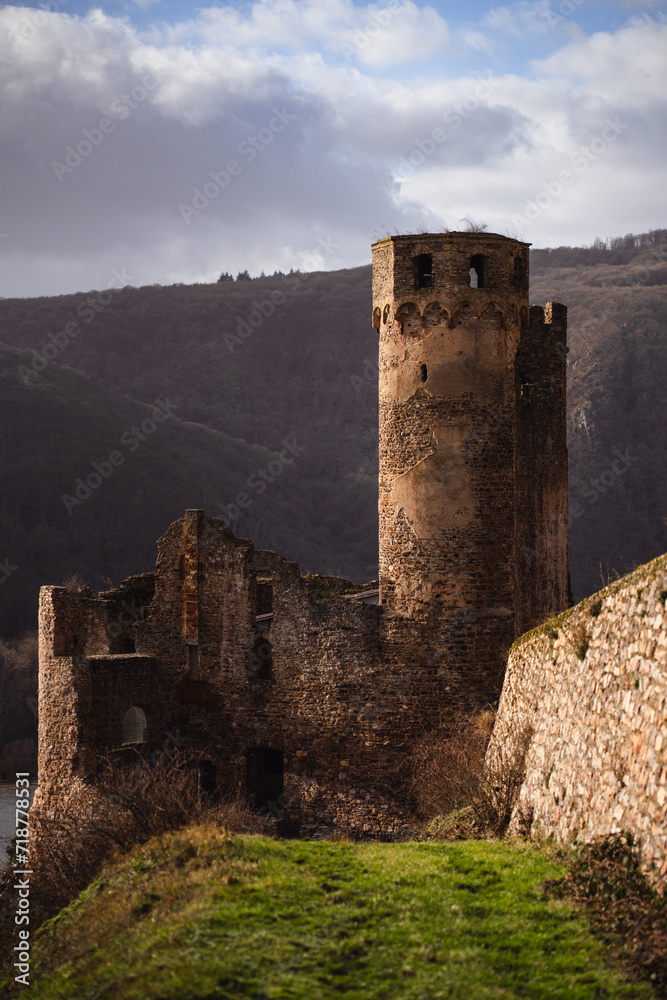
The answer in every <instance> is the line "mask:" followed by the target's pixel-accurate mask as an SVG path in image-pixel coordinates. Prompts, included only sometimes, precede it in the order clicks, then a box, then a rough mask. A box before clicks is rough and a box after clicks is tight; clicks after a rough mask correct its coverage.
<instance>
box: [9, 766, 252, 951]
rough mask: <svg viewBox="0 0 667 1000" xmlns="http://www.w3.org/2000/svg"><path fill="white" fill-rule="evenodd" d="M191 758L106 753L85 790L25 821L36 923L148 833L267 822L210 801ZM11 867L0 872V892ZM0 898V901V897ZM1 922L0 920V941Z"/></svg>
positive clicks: (240, 806)
mask: <svg viewBox="0 0 667 1000" xmlns="http://www.w3.org/2000/svg"><path fill="white" fill-rule="evenodd" d="M197 763H198V762H197V759H196V758H195V759H193V758H191V757H185V756H182V755H177V756H174V757H171V758H166V759H165V760H163V761H162V762H160V763H158V764H157V765H156V766H154V767H150V766H148V764H146V763H145V762H144V761H143V760H142V758H141V757H140V756H139V755H138V754H137V759H136V761H135V762H132V763H130V764H129V765H128V764H119V763H118V762H117V761H113V760H107V761H106V763H105V765H104V769H103V771H102V773H101V775H100V776H99V778H98V781H97V783H96V785H94V786H93V785H91V786H86V788H87V791H89V792H90V794H89V795H88V794H86V792H84V793H83V794H76V795H73V796H71V797H70V800H69V802H68V803H67V808H66V809H65V808H64V809H63V810H62V812H60V813H59V814H58V816H57V817H42V818H39V819H33V821H32V822H31V838H32V841H33V843H38V850H37V852H36V854H35V856H34V858H33V857H31V867H32V868H33V870H34V874H33V876H32V879H31V887H32V890H33V891H32V892H31V903H32V901H33V900H34V904H33V909H32V910H31V920H32V918H33V916H34V917H35V919H36V922H37V923H38V924H39V923H41V922H42V921H43V920H45V919H47V918H48V917H50V916H52V915H53V914H55V913H57V912H58V911H59V910H60V909H61V908H62V907H63V906H65V905H66V904H67V903H68V902H69V901H70V900H71V899H73V898H74V897H75V896H76V895H77V894H78V893H79V892H80V891H81V890H82V889H84V888H85V887H86V886H87V885H88V884H89V883H90V882H91V880H92V879H93V878H94V877H95V875H96V874H97V873H98V872H99V871H100V870H101V868H102V866H103V865H104V863H105V862H106V861H107V860H108V859H110V858H112V857H114V856H117V855H119V854H124V853H126V852H127V851H129V850H130V849H131V848H132V847H133V846H134V845H136V844H141V843H144V842H145V841H147V840H149V839H150V838H151V837H154V836H157V835H160V834H163V833H166V832H168V831H170V830H175V829H179V828H181V827H185V826H188V825H191V824H195V823H202V822H204V821H206V822H213V823H215V824H216V825H218V826H220V827H222V828H224V829H225V830H226V831H228V832H229V833H267V832H269V831H270V827H269V824H268V823H267V822H266V821H264V820H262V819H261V818H260V817H258V816H257V815H256V813H255V812H254V811H253V810H252V809H251V808H250V807H249V806H248V805H247V804H246V803H245V802H244V801H243V800H241V799H239V798H228V799H222V800H220V801H217V802H214V801H213V800H212V799H211V798H210V797H209V796H207V795H206V794H205V793H203V792H202V791H201V790H200V787H199V780H198V769H197ZM11 884H12V878H11V871H7V872H5V873H4V874H3V877H2V879H1V880H0V900H1V899H2V896H3V894H5V893H6V892H7V890H9V892H10V893H11V888H10V887H11ZM0 906H1V904H0ZM8 930H9V929H8V928H7V927H1V928H0V946H1V945H2V944H3V942H2V940H1V939H2V936H3V934H4V933H6V932H8Z"/></svg>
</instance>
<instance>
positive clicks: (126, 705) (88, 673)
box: [31, 576, 164, 824]
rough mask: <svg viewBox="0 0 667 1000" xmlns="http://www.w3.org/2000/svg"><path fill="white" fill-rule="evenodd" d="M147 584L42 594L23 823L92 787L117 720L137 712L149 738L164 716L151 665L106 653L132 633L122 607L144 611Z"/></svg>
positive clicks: (116, 733)
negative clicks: (33, 748)
mask: <svg viewBox="0 0 667 1000" xmlns="http://www.w3.org/2000/svg"><path fill="white" fill-rule="evenodd" d="M151 589H152V588H151V578H150V577H149V576H144V577H135V578H133V579H132V581H128V582H127V583H126V585H125V588H124V589H120V590H119V591H118V592H115V593H109V594H106V595H105V599H103V600H100V599H99V598H94V597H93V596H92V594H91V592H90V591H89V590H87V589H83V590H82V591H79V592H76V591H71V590H68V589H66V588H64V587H42V590H41V592H40V608H39V687H38V699H39V754H38V781H39V786H38V789H37V792H36V794H35V801H34V804H33V807H32V812H31V817H32V819H33V820H34V822H35V823H36V824H38V822H39V820H40V819H41V818H44V817H48V816H49V815H51V814H57V813H58V811H59V810H62V809H63V808H65V803H66V802H67V801H68V800H69V798H70V797H72V796H74V797H75V798H76V797H77V796H80V795H81V794H82V789H83V788H84V787H85V786H87V785H88V784H89V783H90V782H92V781H94V780H95V777H96V775H97V773H98V770H99V767H100V766H101V764H102V763H103V760H104V758H105V756H106V755H107V754H108V753H113V752H114V751H115V750H117V749H118V748H119V747H120V746H121V744H122V738H123V719H124V716H125V713H126V712H127V711H128V709H130V708H131V707H132V706H135V705H140V706H143V707H145V710H146V714H147V718H149V719H150V720H151V722H150V728H151V735H152V736H157V734H158V732H159V730H160V722H159V718H160V714H161V712H162V710H163V709H164V702H162V703H161V701H160V698H159V696H158V690H157V669H156V664H155V662H154V661H153V660H152V659H151V658H150V657H147V656H140V655H136V654H132V653H127V654H113V653H110V652H109V649H110V647H113V645H114V643H117V642H118V641H119V640H121V639H123V638H127V633H128V630H131V629H133V628H134V625H135V622H136V618H134V617H133V616H132V615H129V614H128V612H127V608H134V609H136V608H138V607H144V605H143V603H141V602H143V601H145V600H147V599H149V598H150V593H151ZM137 615H138V613H137Z"/></svg>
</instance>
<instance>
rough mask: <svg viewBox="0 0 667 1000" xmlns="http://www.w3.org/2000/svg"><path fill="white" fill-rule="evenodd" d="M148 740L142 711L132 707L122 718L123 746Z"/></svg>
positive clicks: (134, 706)
mask: <svg viewBox="0 0 667 1000" xmlns="http://www.w3.org/2000/svg"><path fill="white" fill-rule="evenodd" d="M147 739H148V724H147V722H146V715H145V713H144V711H143V709H141V708H138V707H137V706H136V705H133V706H132V708H128V710H127V712H126V713H125V715H124V716H123V740H122V742H123V746H126V745H127V744H135V743H145V742H146V740H147Z"/></svg>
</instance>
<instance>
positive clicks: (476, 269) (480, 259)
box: [470, 253, 485, 288]
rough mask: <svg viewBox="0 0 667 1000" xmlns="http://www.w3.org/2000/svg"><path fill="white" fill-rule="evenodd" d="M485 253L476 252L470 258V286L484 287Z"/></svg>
mask: <svg viewBox="0 0 667 1000" xmlns="http://www.w3.org/2000/svg"><path fill="white" fill-rule="evenodd" d="M484 270H485V268H484V254H481V253H476V254H473V256H472V257H471V258H470V287H471V288H484V279H485V275H484Z"/></svg>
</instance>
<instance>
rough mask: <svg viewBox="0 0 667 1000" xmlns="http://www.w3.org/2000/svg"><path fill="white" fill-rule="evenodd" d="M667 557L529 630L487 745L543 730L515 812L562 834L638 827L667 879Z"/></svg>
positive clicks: (515, 824) (652, 862)
mask: <svg viewBox="0 0 667 1000" xmlns="http://www.w3.org/2000/svg"><path fill="white" fill-rule="evenodd" d="M666 602H667V555H665V556H661V557H660V558H658V559H655V560H653V561H652V562H650V563H647V564H646V565H645V566H641V567H640V568H639V569H637V570H635V571H634V572H633V573H631V574H630V575H629V576H627V577H625V578H624V579H623V580H620V581H618V582H616V583H614V584H611V585H610V586H609V587H607V588H605V589H604V590H602V591H600V593H599V594H596V595H594V596H593V597H590V598H587V599H586V600H585V601H583V602H582V603H581V604H579V605H577V607H576V608H573V609H572V610H571V611H568V612H566V613H565V614H564V615H561V616H560V618H557V619H554V620H552V621H551V622H547V623H546V624H545V625H542V626H541V627H540V628H538V629H537V630H535V632H534V633H529V634H528V635H527V636H525V637H523V638H522V639H520V640H519V641H518V642H517V643H516V644H515V647H514V649H513V651H512V653H511V655H510V658H509V662H508V665H507V674H506V678H505V685H504V688H503V694H502V698H501V700H500V707H499V712H498V717H497V719H496V725H495V728H494V733H493V740H492V744H491V746H490V749H489V753H493V747H494V744H495V743H496V742H497V741H504V740H511V739H512V734H513V733H515V732H517V731H518V730H519V729H520V727H521V726H522V725H523V724H524V723H528V724H530V725H532V726H533V727H534V730H535V734H534V737H533V740H532V743H531V746H530V749H529V752H528V757H527V773H526V780H525V782H524V784H523V787H522V789H521V795H520V799H519V805H518V806H517V809H516V810H515V813H514V818H513V821H512V828H511V829H513V830H518V829H520V828H521V827H522V826H523V825H524V824H525V823H526V822H528V823H529V824H531V828H532V830H534V831H537V830H538V829H539V830H540V832H541V833H542V834H543V835H546V836H549V837H555V838H556V839H557V840H559V841H561V842H568V841H571V840H584V841H590V840H591V839H592V838H594V837H596V836H603V835H607V834H610V833H617V832H620V831H622V830H630V831H632V832H633V833H634V834H636V835H637V837H638V838H639V842H640V845H641V849H642V852H643V856H644V859H645V861H646V864H647V865H648V866H652V871H653V874H654V876H655V877H656V878H657V879H659V880H661V881H664V880H665V879H667V609H666V607H665V604H666Z"/></svg>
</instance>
